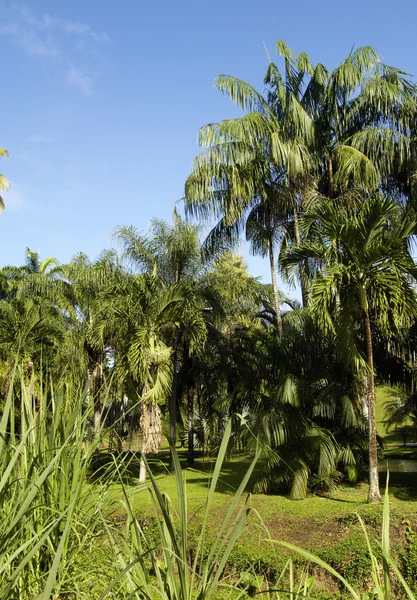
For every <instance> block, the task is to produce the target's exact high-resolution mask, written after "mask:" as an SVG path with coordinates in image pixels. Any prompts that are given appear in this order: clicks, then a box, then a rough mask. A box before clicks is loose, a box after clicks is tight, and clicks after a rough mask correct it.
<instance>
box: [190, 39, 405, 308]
mask: <svg viewBox="0 0 417 600" xmlns="http://www.w3.org/2000/svg"><path fill="white" fill-rule="evenodd" d="M277 50H278V53H279V54H281V55H282V56H283V58H284V64H285V67H284V73H281V71H280V70H279V69H278V67H277V66H276V65H275V64H274V63H272V62H271V63H270V65H269V67H268V70H267V73H266V75H265V83H266V84H267V86H268V87H267V95H266V98H264V97H263V96H262V95H261V94H259V92H257V91H256V90H255V89H254V88H253V87H252V86H250V85H249V84H247V83H246V82H244V81H242V80H239V79H236V78H234V77H230V76H226V75H221V76H219V77H218V78H217V79H216V86H217V87H218V89H219V90H220V91H221V92H223V93H226V94H227V95H229V96H230V98H231V99H232V100H233V101H234V102H235V103H236V104H238V105H239V106H240V107H241V108H242V109H243V110H245V111H248V114H246V115H245V116H244V117H242V118H238V119H231V120H226V121H223V122H221V123H215V124H209V125H207V126H206V127H203V128H202V129H201V130H200V138H199V141H200V145H201V146H205V147H207V148H208V149H207V150H206V151H203V152H202V153H201V154H200V155H198V156H197V158H196V159H195V163H194V170H193V172H192V174H191V175H190V176H189V178H188V180H187V183H186V186H185V202H186V209H187V211H188V212H189V213H190V214H196V215H197V216H200V217H206V216H207V215H208V214H214V215H215V216H222V217H223V225H224V226H226V227H225V228H224V232H225V233H226V234H227V235H229V236H230V235H231V232H233V233H235V235H236V234H237V235H238V234H239V233H240V231H242V230H244V225H245V223H246V219H247V215H248V214H249V213H250V211H251V210H252V208H253V207H254V206H255V207H256V210H257V211H259V206H260V205H264V204H265V208H264V209H263V210H262V212H263V215H264V224H265V226H266V227H265V236H264V242H263V244H262V245H261V253H263V252H264V248H265V244H268V246H269V253H270V257H271V252H272V251H273V244H272V237H271V235H269V234H268V223H269V229H275V228H276V227H277V225H278V226H282V224H283V218H282V217H283V215H286V216H287V220H288V222H289V224H290V225H291V226H290V227H289V228H288V229H287V230H288V231H289V232H292V236H293V244H295V245H296V246H298V245H300V243H301V229H300V224H299V221H300V217H301V216H302V214H303V211H304V210H305V209H308V208H309V206H310V207H311V204H312V203H314V202H316V203H317V200H320V199H321V197H322V196H325V197H330V198H334V197H336V196H339V195H340V194H342V193H346V190H348V189H350V188H352V187H359V188H360V189H361V190H363V189H364V188H365V189H366V190H370V189H375V188H377V187H378V186H379V185H381V184H382V183H384V182H387V181H388V180H390V178H391V176H392V173H393V172H394V171H396V170H397V171H398V168H399V167H398V165H399V164H400V165H404V159H405V157H410V154H411V151H410V135H409V132H410V130H411V128H412V125H413V114H414V112H415V101H414V87H413V86H412V84H411V83H410V81H409V78H408V76H406V75H405V74H404V73H402V72H401V71H399V70H398V69H395V68H394V67H390V66H387V65H384V64H383V63H382V62H381V60H380V58H379V56H378V54H377V53H376V51H375V50H374V49H373V48H371V47H369V46H365V47H363V48H359V49H357V50H355V51H352V52H351V53H350V54H349V55H348V57H347V58H346V59H345V60H344V61H342V63H341V64H340V65H339V66H338V67H337V68H336V69H334V70H333V71H331V72H330V71H329V70H328V69H327V68H326V67H325V66H324V65H322V64H318V65H316V66H315V67H314V66H313V65H312V64H311V61H310V59H309V57H308V56H307V54H305V53H302V54H300V55H298V56H295V55H294V54H293V52H292V51H291V49H290V48H289V47H288V46H287V45H286V44H285V43H284V42H282V41H279V42H278V43H277ZM268 189H269V190H270V191H272V194H271V193H270V194H268V193H267V190H268ZM272 198H273V203H272V207H274V208H273V209H272V211H271V208H269V209H267V207H268V206H269V207H271V200H272ZM277 206H278V207H279V210H278V214H279V215H280V219H276V218H275V219H274V221H275V222H274V221H272V222H271V220H270V218H269V217H268V214H270V213H271V212H272V214H273V215H276V214H277V213H276V207H277ZM265 217H267V218H266V219H265ZM259 222H260V220H259V219H258V223H259ZM227 228H228V229H227ZM218 232H220V229H218ZM248 233H249V235H248ZM247 237H248V238H249V239H250V229H249V232H248V231H247ZM275 239H276V238H275ZM273 263H275V261H274V260H271V269H272V265H273ZM298 272H299V278H300V283H301V288H302V295H303V303H304V305H306V304H307V302H308V294H307V288H308V282H307V273H306V266H305V265H303V264H300V265H298ZM271 273H272V270H271ZM272 277H273V279H274V275H273V273H272ZM274 286H275V284H274ZM274 295H275V297H276V298H277V297H278V295H277V294H274ZM276 310H277V312H278V307H276Z"/></svg>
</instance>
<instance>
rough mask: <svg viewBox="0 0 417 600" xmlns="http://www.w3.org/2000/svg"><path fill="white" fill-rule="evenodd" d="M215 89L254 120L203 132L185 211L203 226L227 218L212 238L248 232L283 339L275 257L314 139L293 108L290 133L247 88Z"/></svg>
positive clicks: (222, 81)
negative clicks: (290, 187)
mask: <svg viewBox="0 0 417 600" xmlns="http://www.w3.org/2000/svg"><path fill="white" fill-rule="evenodd" d="M216 86H217V87H218V89H219V90H220V91H222V92H224V93H227V94H228V95H229V96H230V97H231V99H232V100H233V101H234V102H235V103H236V104H238V105H240V106H241V107H242V108H243V109H244V110H249V111H250V112H249V113H248V114H246V115H245V116H243V117H241V118H239V119H230V120H227V121H223V122H222V123H215V124H210V125H207V126H205V127H203V128H202V129H201V130H200V145H201V146H206V147H207V150H205V151H203V152H201V154H199V155H198V156H197V158H196V159H195V161H194V169H193V172H192V173H191V175H190V176H189V177H188V179H187V182H186V185H185V206H186V211H187V212H188V213H189V214H191V215H195V216H198V217H200V218H207V217H208V216H210V215H214V216H216V217H221V219H220V221H219V223H218V225H217V226H216V227H215V228H214V230H213V232H212V234H211V237H212V238H218V237H227V238H228V239H229V241H230V242H233V241H236V240H237V239H238V238H239V234H240V233H241V232H242V231H244V232H245V234H246V238H247V239H248V240H249V241H250V242H251V249H252V251H253V253H254V254H260V255H262V256H265V255H268V256H269V261H270V269H271V281H272V286H273V297H274V308H275V313H276V319H277V330H278V333H279V334H281V333H282V324H281V309H280V294H279V291H278V285H277V275H276V258H275V251H276V248H277V244H278V242H279V228H280V227H281V226H282V223H283V221H284V220H285V219H286V217H287V214H288V211H289V210H291V208H289V204H290V203H289V196H288V195H287V194H285V193H284V194H283V193H282V192H283V187H285V181H286V179H287V176H288V174H291V176H293V177H295V176H297V175H299V174H300V173H303V171H304V170H305V169H306V168H308V165H310V163H311V156H310V153H309V151H308V146H307V144H306V140H308V139H309V138H310V137H311V135H312V132H311V119H309V118H308V116H307V115H306V114H305V111H304V110H303V109H302V108H301V106H300V105H299V104H297V105H295V104H294V106H293V110H292V114H293V128H292V130H291V131H290V130H289V128H285V127H284V121H283V118H282V114H279V113H277V111H275V107H274V106H273V105H271V103H270V102H269V101H268V99H265V98H264V97H263V96H262V95H261V94H259V92H257V91H256V90H255V89H254V88H253V87H252V86H250V85H249V84H248V83H246V82H244V81H242V80H239V79H236V78H234V77H229V76H223V75H221V76H219V77H218V78H217V79H216Z"/></svg>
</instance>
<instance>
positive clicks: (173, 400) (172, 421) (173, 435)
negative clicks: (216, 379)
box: [169, 350, 179, 473]
mask: <svg viewBox="0 0 417 600" xmlns="http://www.w3.org/2000/svg"><path fill="white" fill-rule="evenodd" d="M178 371H179V362H178V355H177V350H175V354H174V373H173V377H172V389H171V395H170V397H169V440H170V443H171V451H170V458H169V470H170V471H171V473H173V472H174V458H173V455H172V452H173V449H174V448H175V445H176V441H177V388H178Z"/></svg>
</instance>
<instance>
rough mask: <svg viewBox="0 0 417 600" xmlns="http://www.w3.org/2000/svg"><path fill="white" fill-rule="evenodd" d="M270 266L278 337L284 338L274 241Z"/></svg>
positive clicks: (270, 255)
mask: <svg viewBox="0 0 417 600" xmlns="http://www.w3.org/2000/svg"><path fill="white" fill-rule="evenodd" d="M269 264H270V267H271V280H272V292H273V295H274V309H275V313H276V316H277V333H278V337H281V336H282V317H281V302H280V300H279V290H278V283H277V270H276V268H275V258H274V249H273V247H272V240H270V244H269Z"/></svg>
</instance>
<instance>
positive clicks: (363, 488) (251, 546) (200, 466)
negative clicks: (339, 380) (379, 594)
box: [90, 387, 417, 589]
mask: <svg viewBox="0 0 417 600" xmlns="http://www.w3.org/2000/svg"><path fill="white" fill-rule="evenodd" d="M392 393H393V390H392V389H390V388H388V387H384V388H381V387H380V388H378V390H377V420H378V431H379V433H380V435H381V437H384V441H386V439H387V438H388V439H391V440H392V439H394V440H395V438H389V436H390V432H388V435H387V431H386V424H385V422H384V416H383V404H384V402H386V400H388V399H389V398H390V396H391V394H392ZM401 441H402V440H401V438H400V441H399V442H390V443H401ZM177 451H178V454H179V457H180V462H181V466H182V474H183V477H184V478H185V480H186V482H187V486H186V489H187V499H188V521H189V535H190V538H192V539H197V537H198V535H199V533H200V531H201V525H202V520H203V515H204V512H205V505H206V500H207V493H208V488H209V485H210V481H211V476H212V473H213V469H214V464H215V459H214V458H207V457H204V456H202V455H200V456H197V457H196V461H195V464H194V465H193V467H192V468H190V467H189V466H188V465H187V460H186V458H187V456H186V450H185V449H181V448H179V449H177ZM394 451H395V452H397V453H398V452H399V453H400V456H401V448H400V449H399V448H398V446H395V447H387V454H389V453H390V452H391V453H394ZM97 458H98V460H97V463H98V464H102V465H103V469H105V468H107V469H108V477H109V478H110V481H111V486H110V490H109V495H108V501H107V505H106V512H107V514H108V515H109V516H110V518H111V519H112V520H113V519H114V522H115V525H116V526H117V528H119V527H120V531H122V532H123V528H124V523H125V520H126V511H125V508H124V505H125V501H126V496H127V497H128V499H129V503H130V504H131V506H132V507H133V511H134V513H135V514H136V515H137V518H138V519H139V521H140V522H141V523H142V526H143V527H144V529H145V530H146V531H147V532H148V533H149V536H152V535H154V533H152V532H154V531H155V528H154V527H153V525H152V521H153V519H154V518H155V516H156V515H157V511H156V510H155V505H154V503H153V501H152V486H151V485H150V484H149V483H148V484H146V485H144V486H139V485H138V466H139V461H138V458H139V457H138V454H137V453H136V452H129V451H126V452H124V453H122V454H121V455H117V454H115V455H114V457H113V458H112V457H111V455H110V454H109V453H107V452H106V451H103V452H102V454H101V455H100V456H98V457H97ZM406 458H407V457H406ZM168 461H169V453H168V450H167V447H166V445H165V446H163V448H162V450H161V451H160V452H159V454H158V455H156V456H153V457H149V464H150V468H151V469H152V472H153V474H154V476H155V479H156V481H157V485H158V487H159V489H160V491H161V492H162V493H163V494H165V495H166V496H167V497H168V498H169V502H170V505H171V511H172V512H173V513H174V514H175V511H176V507H177V500H178V495H177V489H176V479H175V476H174V475H171V474H170V473H169V471H168ZM395 462H398V461H393V462H392V464H390V467H389V470H390V486H389V488H390V510H391V518H392V540H393V545H394V546H395V548H396V552H397V553H398V554H397V556H398V557H399V559H400V557H401V556H402V554H401V553H403V552H405V551H406V548H407V543H408V541H407V539H408V538H407V534H406V525H405V524H404V523H405V522H408V523H411V525H412V527H413V529H414V531H417V511H416V509H417V477H416V475H417V474H416V473H413V472H403V471H396V467H395ZM249 464H250V457H248V456H245V455H242V456H239V457H234V458H232V459H230V460H227V461H225V463H224V464H223V467H222V470H221V476H220V481H219V484H218V487H217V490H216V492H215V495H214V499H213V503H212V507H211V511H210V515H209V520H208V534H207V535H208V539H212V540H215V539H216V537H217V534H218V532H219V530H220V527H221V523H222V521H223V518H224V515H225V514H226V512H227V510H228V508H229V506H230V504H231V501H232V496H233V494H234V492H235V490H236V489H237V488H238V486H239V484H240V482H241V480H242V478H243V477H244V474H245V473H246V470H247V469H248V467H249ZM116 465H117V466H116ZM261 467H262V465H259V466H258V471H259V469H261ZM256 475H257V471H256V470H255V473H254V476H253V477H252V479H251V480H250V481H249V484H248V486H247V490H246V494H245V498H244V499H242V502H247V505H248V506H249V507H250V508H251V509H252V511H251V512H250V514H249V517H248V521H247V527H246V529H245V530H244V532H243V535H242V536H241V538H240V540H239V542H238V543H237V544H236V547H235V549H234V551H233V555H232V558H231V561H232V563H233V566H234V568H238V569H246V568H251V569H252V568H254V569H256V570H258V571H260V572H268V573H272V575H271V577H272V578H273V573H278V572H279V570H280V569H282V568H283V565H284V563H285V560H286V559H287V558H288V551H287V550H285V549H283V548H282V547H280V546H278V545H276V544H274V543H271V541H270V540H271V539H272V540H281V541H288V542H291V543H293V544H295V545H297V546H300V547H303V548H306V549H309V550H311V551H313V552H314V553H317V554H319V555H320V556H321V557H322V558H324V559H325V560H328V561H330V562H331V563H332V564H333V565H335V566H337V567H338V568H339V567H340V568H341V569H345V570H346V569H347V571H344V572H345V574H346V575H348V576H349V577H353V578H354V579H355V578H356V579H355V580H356V581H357V582H360V581H362V579H363V572H362V571H361V569H362V568H365V570H366V569H367V568H368V563H367V562H366V561H367V559H366V556H367V549H366V545H365V542H364V538H363V532H362V530H361V527H360V525H359V522H358V518H357V515H358V514H359V515H360V516H361V517H362V518H363V520H364V522H365V524H366V527H367V529H368V533H369V535H370V537H371V539H373V540H375V539H380V535H381V524H382V510H383V507H382V505H368V504H367V492H368V486H367V484H366V481H361V482H359V483H358V484H356V485H353V486H341V487H340V488H339V489H337V490H336V491H334V492H332V493H331V494H326V495H313V494H312V495H309V496H308V497H307V498H306V499H305V500H302V501H293V500H289V499H288V498H287V497H286V496H284V495H264V494H253V493H252V489H253V483H254V480H255V478H256ZM90 481H91V489H92V493H94V488H95V484H94V475H93V476H92V477H91V480H90ZM385 482H386V473H382V472H381V473H380V483H381V491H383V489H384V487H385ZM119 524H120V525H119ZM148 533H147V535H148ZM158 543H159V542H158V541H157V538H156V539H155V544H156V546H158ZM358 553H360V557H361V558H358V556H359V554H358ZM361 565H362V566H361ZM363 565H365V567H363ZM322 583H323V585H324V588H325V589H327V583H328V582H327V580H325V581H324V582H322Z"/></svg>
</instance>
